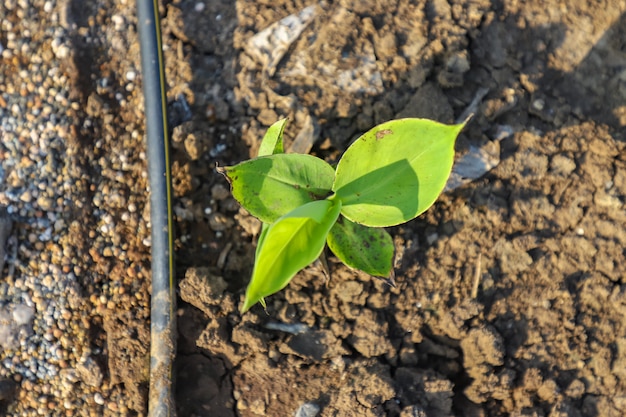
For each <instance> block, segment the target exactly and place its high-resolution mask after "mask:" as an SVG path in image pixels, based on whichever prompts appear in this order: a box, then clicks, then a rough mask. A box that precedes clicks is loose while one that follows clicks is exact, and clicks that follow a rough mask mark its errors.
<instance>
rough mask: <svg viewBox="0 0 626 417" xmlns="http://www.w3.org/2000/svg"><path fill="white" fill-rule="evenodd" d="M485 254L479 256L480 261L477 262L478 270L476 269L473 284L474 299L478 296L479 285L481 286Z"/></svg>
mask: <svg viewBox="0 0 626 417" xmlns="http://www.w3.org/2000/svg"><path fill="white" fill-rule="evenodd" d="M482 260H483V254H482V253H479V254H478V260H477V261H476V269H474V281H473V282H472V298H476V297H477V296H478V285H479V284H480V276H481V269H482Z"/></svg>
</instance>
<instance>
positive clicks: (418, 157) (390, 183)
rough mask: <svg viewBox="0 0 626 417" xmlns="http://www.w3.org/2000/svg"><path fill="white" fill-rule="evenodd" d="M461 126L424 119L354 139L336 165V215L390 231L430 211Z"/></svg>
mask: <svg viewBox="0 0 626 417" xmlns="http://www.w3.org/2000/svg"><path fill="white" fill-rule="evenodd" d="M463 126H464V124H458V125H450V126H449V125H444V124H441V123H437V122H434V121H432V120H426V119H400V120H393V121H390V122H386V123H383V124H381V125H378V126H376V127H375V128H373V129H371V130H370V131H368V132H367V133H365V134H363V136H361V137H360V138H358V139H357V140H356V141H355V142H354V143H353V144H352V145H351V146H350V147H349V148H348V150H347V151H346V152H345V153H344V155H343V156H342V158H341V160H340V161H339V164H338V165H337V170H336V176H335V182H334V184H333V191H335V193H336V195H337V197H339V198H340V199H341V200H342V203H343V208H342V210H341V214H343V215H344V216H345V217H347V218H348V219H350V220H352V221H353V222H356V223H360V224H363V225H366V226H377V227H385V226H395V225H397V224H400V223H404V222H407V221H409V220H411V219H413V218H415V217H417V216H418V215H420V214H421V213H423V212H424V211H425V210H426V209H428V207H430V206H431V205H432V204H433V203H434V202H435V200H436V199H437V197H438V196H439V194H441V192H442V191H443V188H444V186H445V185H446V181H447V180H448V177H449V176H450V171H451V170H452V163H453V161H454V142H455V141H456V137H457V136H458V134H459V133H460V132H461V130H462V129H463Z"/></svg>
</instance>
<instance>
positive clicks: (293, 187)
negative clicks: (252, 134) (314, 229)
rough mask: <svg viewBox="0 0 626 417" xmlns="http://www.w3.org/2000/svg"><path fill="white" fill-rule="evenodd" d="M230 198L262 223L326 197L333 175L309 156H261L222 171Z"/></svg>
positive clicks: (321, 161)
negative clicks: (229, 186) (228, 186)
mask: <svg viewBox="0 0 626 417" xmlns="http://www.w3.org/2000/svg"><path fill="white" fill-rule="evenodd" d="M223 172H225V173H226V175H227V177H228V179H229V180H230V182H231V184H232V192H233V197H235V199H237V201H239V203H240V204H241V205H242V206H243V207H244V208H245V209H246V210H248V211H249V212H250V214H252V215H253V216H255V217H257V218H259V219H260V220H261V221H263V222H265V223H273V222H275V221H276V220H277V219H278V218H279V217H280V216H282V215H284V214H287V213H289V212H290V211H291V210H293V209H295V208H296V207H299V206H301V205H303V204H305V203H309V202H311V201H315V200H318V199H320V198H325V197H326V196H327V195H328V194H329V193H330V188H331V187H332V183H333V178H334V176H335V171H334V170H333V168H332V167H331V166H330V165H329V164H327V163H326V162H325V161H323V160H322V159H319V158H316V157H314V156H311V155H300V154H279V155H271V156H261V157H258V158H255V159H251V160H249V161H244V162H242V163H240V164H237V165H235V166H232V167H226V168H224V169H223Z"/></svg>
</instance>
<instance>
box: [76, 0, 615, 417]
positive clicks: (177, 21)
mask: <svg viewBox="0 0 626 417" xmlns="http://www.w3.org/2000/svg"><path fill="white" fill-rule="evenodd" d="M70 3H72V4H73V5H74V6H75V7H70V11H74V12H75V13H76V14H75V15H74V16H72V15H71V13H70V18H72V19H75V20H77V21H78V23H79V25H78V26H79V27H80V26H81V24H80V22H81V21H82V20H85V21H86V20H88V19H96V21H98V22H100V23H101V25H100V26H94V27H96V28H99V29H96V30H98V31H100V32H99V33H95V34H94V37H95V39H96V40H97V41H94V43H90V44H89V45H86V44H81V42H80V41H79V40H76V43H75V45H74V46H75V48H76V52H75V55H74V56H73V60H70V61H68V63H67V65H68V69H67V71H68V72H69V73H71V74H74V80H75V84H76V86H75V87H76V91H77V93H76V94H77V95H82V97H83V100H84V103H85V111H84V114H83V113H80V114H78V115H77V117H78V118H80V117H83V118H84V117H89V118H91V119H93V120H94V121H95V122H94V124H93V127H92V128H90V129H86V130H85V129H84V130H80V131H77V132H75V133H76V141H75V143H74V145H73V146H74V147H75V155H76V159H77V166H78V167H81V168H80V169H82V170H83V171H84V175H83V178H85V181H84V183H83V191H84V197H83V199H84V200H85V202H86V204H87V205H89V204H91V205H93V206H97V204H96V203H93V202H91V200H90V199H91V198H93V196H94V195H96V194H98V193H99V192H100V191H101V190H100V188H102V187H109V185H107V184H117V183H116V182H115V181H114V180H115V179H114V178H108V177H107V175H108V173H107V172H106V170H100V169H99V168H96V164H95V163H94V161H96V160H98V159H99V158H102V157H104V156H106V155H107V154H108V153H109V152H115V149H113V150H110V149H106V146H107V143H109V142H107V141H105V142H104V144H105V145H104V146H105V148H102V147H100V146H99V145H98V146H95V147H94V146H93V145H94V144H95V143H96V141H97V138H98V137H101V136H107V137H117V138H119V139H118V140H119V141H121V142H122V143H123V144H124V147H125V148H126V149H129V150H130V153H129V158H130V161H131V168H130V169H129V170H128V172H129V175H134V177H133V179H134V180H136V181H135V184H134V185H132V186H129V188H122V189H121V191H120V192H121V193H122V194H123V195H125V196H127V197H128V199H129V201H134V200H133V199H135V200H136V201H137V202H138V203H137V206H138V209H137V211H138V212H139V213H142V212H144V210H146V209H145V207H147V204H146V199H145V198H146V197H145V195H144V192H145V188H146V184H145V179H144V177H142V175H141V170H142V167H143V164H144V163H145V161H143V160H141V159H140V158H139V153H140V152H141V142H140V141H139V140H137V139H136V138H131V136H130V135H129V132H130V131H132V128H129V127H128V126H141V123H142V119H141V117H142V114H141V111H140V110H141V107H140V106H139V105H138V103H140V100H141V96H140V94H139V89H138V88H136V90H135V91H134V92H132V93H129V94H128V105H125V106H117V105H114V100H112V99H111V97H112V96H113V95H114V93H115V91H106V90H104V89H102V88H97V87H96V85H95V83H94V81H93V80H95V79H98V78H99V77H102V76H109V77H112V78H113V79H115V77H123V74H125V73H126V72H127V71H128V70H129V68H133V67H134V68H138V65H139V64H138V46H137V43H136V41H137V39H136V34H135V33H129V34H125V36H123V37H120V35H119V34H115V33H113V31H112V29H111V25H112V23H111V19H110V14H112V13H113V12H114V11H115V12H116V13H120V14H122V15H124V16H127V17H128V19H130V20H131V21H132V17H130V16H133V15H134V9H133V8H132V6H133V5H126V4H125V3H126V2H124V4H122V3H121V2H120V3H119V4H118V2H115V1H113V0H108V1H103V2H98V5H100V6H101V7H92V8H89V7H86V6H85V7H83V6H82V4H83V3H82V2H77V1H76V2H70ZM87 3H88V4H90V5H92V6H93V5H95V4H96V2H86V4H87ZM92 3H93V4H92ZM100 3H102V4H104V3H106V5H104V6H103V5H101V4H100ZM197 3H198V2H196V1H189V0H177V1H164V2H163V4H162V6H163V8H162V10H163V22H162V23H163V38H164V44H165V45H166V48H167V50H166V54H165V56H166V60H167V77H168V82H169V86H170V95H171V96H172V97H175V96H176V95H179V94H183V95H185V97H186V98H187V100H188V101H189V102H190V104H191V107H192V110H193V113H194V116H193V120H192V121H191V122H187V123H186V124H184V125H182V126H180V127H178V128H176V130H175V132H174V135H173V138H172V141H173V143H172V146H173V152H174V167H173V172H174V175H175V178H174V190H175V195H176V202H175V212H176V214H177V236H178V237H177V241H176V243H177V251H178V252H177V259H178V270H179V276H180V278H181V282H180V294H181V298H182V300H183V301H184V302H181V303H180V309H179V312H178V313H179V333H180V337H179V356H178V362H177V370H178V379H177V402H178V408H179V415H180V416H201V415H219V416H235V415H238V416H257V415H269V416H288V415H294V413H295V412H296V410H298V408H299V407H300V406H302V405H303V404H305V403H310V404H314V406H313V407H314V408H315V407H317V408H318V409H319V410H320V411H319V415H321V416H417V415H428V416H432V417H443V416H453V415H456V416H500V415H514V416H551V417H557V416H620V415H625V414H626V326H625V325H624V323H626V281H625V277H626V267H625V266H624V265H625V263H624V262H623V261H624V255H625V251H624V247H625V246H626V227H625V226H626V214H625V211H624V203H625V198H626V152H625V144H624V139H625V136H624V128H625V126H626V106H625V105H624V103H625V98H626V47H625V44H624V34H626V17H625V16H626V15H624V12H626V3H625V2H624V1H619V0H614V1H613V0H605V1H594V2H591V1H588V0H573V1H569V2H562V1H557V0H550V1H538V0H536V1H527V2H518V1H516V0H502V1H489V0H473V1H470V0H449V1H448V0H428V1H427V0H420V1H409V0H401V1H397V2H394V1H387V0H382V1H381V0H378V1H373V0H368V1H351V0H339V1H328V2H325V3H324V5H323V6H320V7H318V9H317V16H316V18H315V19H314V20H313V22H312V23H311V24H310V26H309V27H307V28H306V29H305V31H304V32H303V33H302V35H301V36H300V37H299V38H298V40H297V41H296V42H295V43H294V45H292V47H291V48H290V49H289V51H288V52H287V54H286V56H285V57H284V58H283V59H282V60H281V62H280V64H279V66H278V68H277V70H276V72H275V74H273V75H272V76H269V75H268V74H267V73H266V72H265V71H264V70H263V68H262V65H261V64H259V63H257V62H256V61H255V60H254V59H253V58H252V57H251V56H250V54H249V53H248V52H246V47H245V46H246V42H247V41H248V39H249V38H250V37H251V36H252V35H253V34H255V33H257V32H258V31H260V30H262V29H264V28H265V27H267V26H268V25H270V24H271V23H273V22H275V21H277V20H279V19H281V18H283V17H285V16H288V15H290V14H292V13H297V12H299V11H300V10H302V9H303V8H304V7H305V6H307V5H309V4H312V3H313V2H309V1H302V0H276V1H272V2H267V1H251V0H238V1H236V2H232V1H226V0H223V1H212V2H206V7H205V8H204V9H203V10H201V11H197V10H196V9H195V7H196V4H197ZM79 6H80V7H79ZM83 14H84V15H83ZM120 43H121V44H120ZM122 51H123V52H124V53H122ZM88 52H89V53H88ZM127 52H130V56H131V57H132V59H131V60H130V61H129V58H128V56H129V55H128V54H127ZM86 58H88V59H86ZM86 63H87V64H86ZM355 68H361V70H360V71H356V72H355V71H353V70H354V69H355ZM368 71H369V72H368ZM89 74H96V75H93V76H90V75H89ZM350 76H352V77H353V78H352V79H350V80H349V81H350V83H348V84H342V82H343V81H342V80H344V79H345V77H350ZM359 77H361V78H359ZM377 77H379V78H377ZM359 86H361V87H359ZM481 87H486V88H489V93H488V94H487V96H486V97H485V99H484V100H483V101H482V103H481V105H480V107H479V108H478V111H477V113H476V114H475V116H474V118H473V120H472V121H471V123H470V124H469V126H468V127H467V129H466V130H465V132H464V133H463V134H462V137H461V139H460V140H459V144H458V150H459V153H462V152H463V151H464V150H465V149H467V147H468V146H469V144H473V143H482V142H485V141H495V140H496V139H497V138H499V137H500V136H501V135H502V133H503V132H511V134H510V135H504V136H506V137H505V138H504V139H502V141H501V142H500V144H501V155H500V156H501V162H500V164H499V165H498V166H497V167H496V168H495V169H494V170H492V171H491V172H489V173H488V174H486V175H485V176H484V177H482V178H481V179H479V180H476V181H474V182H472V183H470V184H468V185H466V186H464V187H462V188H460V189H457V190H456V191H454V192H452V193H449V194H445V195H443V196H442V197H441V198H440V199H439V201H438V202H437V203H436V204H435V205H434V207H433V208H432V209H431V210H429V211H428V212H427V213H426V214H425V215H423V216H422V217H420V218H419V219H417V220H415V221H413V222H411V223H409V224H406V225H402V226H398V227H394V228H391V229H390V232H391V233H392V235H393V236H394V241H395V244H396V250H397V252H398V257H399V261H398V267H397V269H396V282H397V287H396V288H391V287H388V286H386V285H385V284H384V283H382V282H380V281H378V280H376V279H372V278H370V277H369V276H366V275H364V274H360V273H357V272H354V271H350V270H349V269H347V268H346V267H344V266H342V265H340V264H339V263H338V262H337V261H336V260H335V259H333V258H331V262H330V264H331V270H332V279H331V281H330V282H329V283H328V284H327V285H325V284H324V280H323V277H322V275H321V273H319V271H316V270H315V269H313V268H311V269H308V270H306V271H303V272H301V273H300V274H298V276H297V277H296V278H295V279H294V281H293V282H292V283H291V284H290V285H289V286H288V287H287V289H286V290H285V291H283V292H281V293H279V294H277V295H274V296H272V297H270V298H269V299H268V300H267V301H268V313H267V314H266V313H265V312H264V311H263V310H262V308H260V307H255V308H253V309H252V311H251V312H249V313H247V314H245V315H243V316H241V315H240V314H239V313H238V307H239V305H240V303H241V302H242V294H243V290H244V288H245V284H246V282H247V280H248V277H249V275H250V271H251V268H252V258H253V254H254V243H255V233H256V232H257V231H258V227H259V224H258V222H257V221H256V220H255V219H252V218H251V217H250V216H249V215H247V214H246V213H245V212H244V211H243V210H240V209H239V207H238V206H237V204H236V203H235V202H234V200H233V199H232V198H231V197H230V195H229V194H228V192H227V184H226V182H225V180H224V179H223V178H222V177H221V176H220V175H219V174H217V173H216V171H215V166H216V164H219V165H222V166H223V165H229V164H233V163H236V162H239V161H241V160H244V159H246V158H248V157H249V156H251V155H254V154H255V152H256V149H257V147H258V142H259V139H260V138H261V137H262V134H263V132H264V130H265V129H266V127H267V126H268V125H269V124H271V123H272V122H274V121H276V120H277V119H278V118H279V117H285V116H288V117H289V118H290V119H291V123H290V124H289V126H288V128H287V131H286V137H287V139H288V140H292V139H294V138H295V137H296V136H297V134H298V132H300V130H301V129H303V128H304V127H306V126H307V124H312V125H313V126H314V127H315V129H314V131H315V132H316V135H317V136H318V138H317V142H316V144H315V145H313V149H312V153H314V154H317V155H319V156H322V157H325V158H327V159H329V160H333V159H336V158H337V157H338V156H339V155H340V153H341V152H342V151H343V150H344V149H345V147H346V146H347V144H348V143H349V141H350V140H351V139H353V138H354V137H355V135H357V134H359V133H360V132H363V131H364V130H366V129H368V128H370V127H372V126H373V125H375V124H377V123H379V122H382V121H386V120H389V119H392V118H395V117H417V116H419V117H430V118H434V119H437V120H440V121H442V122H451V121H453V120H454V118H455V117H458V116H459V115H460V114H461V113H462V112H463V110H464V109H465V108H466V107H467V106H468V105H469V103H470V102H471V100H472V98H473V97H474V95H475V94H476V92H477V90H478V89H479V88H481ZM132 164H136V165H132ZM99 166H101V165H98V167H99ZM77 169H78V168H77ZM103 177H104V180H102V179H101V178H103ZM113 186H114V185H111V187H113ZM107 190H108V188H107ZM102 193H103V194H104V195H105V196H106V195H108V194H107V193H108V191H102ZM102 204H103V205H104V206H106V207H108V208H109V209H110V211H112V212H115V210H116V207H115V202H114V201H104V202H103V203H102ZM118 209H120V210H121V207H118ZM208 209H210V210H208ZM86 212H88V211H86ZM132 221H134V220H132V219H131V223H132ZM131 223H128V222H127V223H126V224H125V225H124V226H123V228H122V229H120V232H121V233H123V236H125V238H124V239H123V241H124V242H127V246H126V248H125V249H124V250H125V253H127V254H128V256H127V257H126V258H125V259H124V260H123V261H120V260H119V258H118V260H117V261H116V258H115V257H113V258H107V259H100V258H98V259H95V258H94V259H93V265H94V268H96V269H97V272H95V273H94V274H99V276H101V277H103V278H102V279H103V280H105V281H103V282H100V281H98V280H96V281H94V282H93V283H92V282H90V283H85V285H84V286H85V297H86V299H90V297H91V298H93V297H92V295H95V296H96V298H97V297H99V296H100V295H101V294H103V293H106V294H107V297H110V300H111V301H112V302H113V305H117V306H120V305H122V306H126V307H125V308H124V309H121V310H120V309H119V308H115V309H108V308H105V309H101V310H98V311H96V310H94V318H93V320H92V323H91V330H90V337H91V338H92V341H91V344H92V345H93V346H103V347H106V348H105V349H104V350H103V355H102V361H104V362H105V363H107V364H108V366H107V369H108V372H106V373H105V375H104V377H105V378H106V379H108V381H109V385H111V386H115V385H120V384H121V386H123V387H125V390H122V394H121V395H125V396H127V398H126V402H127V404H129V405H130V407H131V408H132V409H133V410H134V412H138V413H142V412H144V411H145V405H146V397H145V394H146V389H147V387H148V384H147V379H146V378H147V373H146V367H147V359H146V355H147V352H148V342H149V337H148V322H147V319H148V317H149V313H148V310H147V303H146V302H144V301H145V300H146V299H147V297H148V288H149V281H148V280H147V279H146V278H147V277H148V275H149V274H148V272H147V271H148V266H149V262H148V249H147V248H145V247H144V246H142V245H141V244H140V243H141V241H142V240H143V239H144V238H145V237H147V230H148V229H147V228H146V223H145V221H143V220H141V219H139V220H136V222H135V223H136V224H131ZM76 227H79V228H84V229H81V230H78V231H77V234H78V235H82V236H89V232H88V231H89V230H94V229H96V228H95V227H93V225H90V224H89V221H87V222H86V224H84V225H77V226H76ZM113 243H114V244H115V242H113ZM78 246H79V248H78V249H77V251H78V253H79V254H80V253H84V254H86V253H90V254H92V256H94V257H96V258H97V255H96V254H95V253H96V252H97V251H92V250H91V249H90V248H89V242H88V241H87V240H85V241H84V242H83V244H82V246H81V245H78ZM477 268H479V270H478V271H476V269H477ZM475 277H478V279H479V287H478V292H477V295H476V296H475V297H474V296H473V294H472V288H473V285H474V282H473V280H474V279H475ZM105 282H111V283H118V284H119V285H121V286H122V287H123V288H125V289H126V291H124V292H120V291H113V290H109V289H108V288H109V286H108V284H106V285H105ZM116 285H117V284H116ZM111 287H114V286H113V284H111ZM129 293H132V294H133V297H134V298H133V300H135V302H134V304H133V303H132V302H130V301H128V300H126V299H124V294H126V298H128V294H129ZM141 300H144V301H141ZM285 324H291V325H292V326H291V327H287V328H285V327H284V325H285ZM285 330H289V331H290V332H291V333H290V332H288V331H285Z"/></svg>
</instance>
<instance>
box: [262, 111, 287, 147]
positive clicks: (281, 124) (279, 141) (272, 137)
mask: <svg viewBox="0 0 626 417" xmlns="http://www.w3.org/2000/svg"><path fill="white" fill-rule="evenodd" d="M286 124H287V119H282V120H279V121H277V122H276V123H274V124H273V125H271V126H270V127H269V128H268V129H267V132H265V136H263V140H262V141H261V145H260V146H259V153H258V156H267V155H276V154H279V153H284V149H283V131H284V130H285V125H286Z"/></svg>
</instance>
